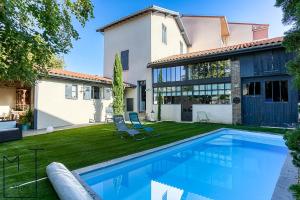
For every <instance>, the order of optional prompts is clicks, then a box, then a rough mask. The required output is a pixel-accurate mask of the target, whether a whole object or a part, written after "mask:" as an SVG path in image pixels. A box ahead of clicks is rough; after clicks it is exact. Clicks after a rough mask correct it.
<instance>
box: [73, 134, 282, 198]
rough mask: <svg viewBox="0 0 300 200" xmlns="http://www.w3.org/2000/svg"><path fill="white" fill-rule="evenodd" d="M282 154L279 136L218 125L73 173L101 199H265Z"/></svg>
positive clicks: (277, 171) (279, 165)
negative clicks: (164, 145)
mask: <svg viewBox="0 0 300 200" xmlns="http://www.w3.org/2000/svg"><path fill="white" fill-rule="evenodd" d="M287 154H288V149H287V147H286V146H285V144H284V140H283V138H282V137H281V136H277V135H269V134H261V133H253V132H246V131H239V130H232V129H222V130H219V131H216V132H214V133H212V134H208V135H206V136H204V137H199V138H196V139H193V140H190V141H185V142H183V143H181V144H177V145H175V146H172V147H168V148H165V149H163V150H159V151H156V152H152V153H149V154H146V155H144V156H140V157H137V158H133V159H129V160H124V161H122V162H120V163H118V164H114V165H110V166H107V167H104V168H100V169H94V170H91V171H87V172H84V173H81V174H79V176H80V178H81V179H82V180H83V181H84V182H85V184H87V185H88V186H89V187H90V188H91V189H92V190H93V191H94V192H95V193H96V194H97V195H98V196H99V197H100V198H102V199H103V200H113V199H118V200H119V199H130V200H144V199H145V200H148V199H149V200H150V199H151V200H180V199H181V200H200V199H201V200H208V199H220V200H223V199H224V200H235V199H243V200H247V199H249V200H250V199H251V200H253V199H255V200H266V199H271V198H272V194H273V191H274V188H275V186H276V183H277V180H278V177H279V175H280V172H281V168H282V166H283V164H284V161H285V159H286V156H287Z"/></svg>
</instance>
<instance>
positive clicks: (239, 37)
mask: <svg viewBox="0 0 300 200" xmlns="http://www.w3.org/2000/svg"><path fill="white" fill-rule="evenodd" d="M229 31H230V36H229V38H228V43H227V45H235V44H239V43H244V42H251V41H253V31H252V25H251V24H230V23H229Z"/></svg>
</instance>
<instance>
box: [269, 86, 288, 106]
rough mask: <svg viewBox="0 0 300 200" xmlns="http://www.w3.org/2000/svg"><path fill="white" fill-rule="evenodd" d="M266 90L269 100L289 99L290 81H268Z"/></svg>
mask: <svg viewBox="0 0 300 200" xmlns="http://www.w3.org/2000/svg"><path fill="white" fill-rule="evenodd" d="M265 90H266V91H265V92H266V93H265V96H266V101H267V102H287V101H288V81H266V83H265Z"/></svg>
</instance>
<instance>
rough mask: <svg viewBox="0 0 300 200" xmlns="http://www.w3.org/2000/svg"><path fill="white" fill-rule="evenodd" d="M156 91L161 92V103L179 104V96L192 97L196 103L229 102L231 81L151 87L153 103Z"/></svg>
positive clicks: (155, 101) (155, 100)
mask: <svg viewBox="0 0 300 200" xmlns="http://www.w3.org/2000/svg"><path fill="white" fill-rule="evenodd" d="M158 92H161V95H162V97H163V102H162V103H163V104H180V103H181V96H188V97H193V102H194V103H196V104H199V103H200V104H230V103H231V83H219V84H203V85H190V86H173V87H158V88H153V102H154V104H157V97H158Z"/></svg>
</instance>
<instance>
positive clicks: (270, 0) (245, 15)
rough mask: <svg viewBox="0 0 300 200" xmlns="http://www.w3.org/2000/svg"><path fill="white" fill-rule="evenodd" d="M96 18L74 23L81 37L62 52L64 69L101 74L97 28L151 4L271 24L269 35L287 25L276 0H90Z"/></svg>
mask: <svg viewBox="0 0 300 200" xmlns="http://www.w3.org/2000/svg"><path fill="white" fill-rule="evenodd" d="M92 1H93V4H94V15H95V18H94V19H91V20H90V21H89V22H87V24H86V26H85V27H84V28H82V27H80V26H79V25H78V24H77V23H75V27H76V29H77V30H78V32H79V34H80V37H81V39H80V40H78V41H74V43H73V49H71V51H70V53H68V54H67V55H64V56H63V57H64V60H65V63H66V69H67V70H71V71H76V72H83V73H89V74H97V75H102V72H103V37H102V35H101V34H100V33H97V32H96V29H97V28H99V27H101V26H103V25H105V24H108V23H110V22H112V21H114V20H117V19H119V18H121V17H124V16H126V15H128V14H131V13H133V12H135V11H138V10H140V9H143V8H146V7H148V6H150V5H157V6H161V7H164V8H168V9H170V10H174V11H177V12H180V13H181V14H194V15H225V16H226V17H227V20H228V21H229V22H253V23H267V24H270V32H269V34H270V37H276V36H281V35H283V33H284V31H286V30H287V29H288V27H286V26H283V25H282V23H281V18H282V11H281V9H279V8H275V7H274V4H275V0H92Z"/></svg>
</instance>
